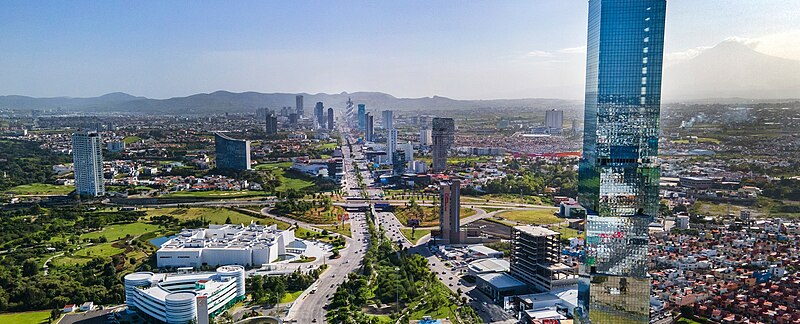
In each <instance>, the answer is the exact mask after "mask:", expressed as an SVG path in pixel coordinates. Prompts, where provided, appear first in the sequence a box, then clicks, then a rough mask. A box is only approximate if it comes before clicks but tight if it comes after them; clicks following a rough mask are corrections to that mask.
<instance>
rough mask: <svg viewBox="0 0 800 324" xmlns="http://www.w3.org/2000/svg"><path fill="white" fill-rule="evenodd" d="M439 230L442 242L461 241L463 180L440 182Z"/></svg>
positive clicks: (452, 242)
mask: <svg viewBox="0 0 800 324" xmlns="http://www.w3.org/2000/svg"><path fill="white" fill-rule="evenodd" d="M439 232H440V233H441V242H442V244H459V243H461V180H459V179H452V180H450V182H442V183H440V184H439Z"/></svg>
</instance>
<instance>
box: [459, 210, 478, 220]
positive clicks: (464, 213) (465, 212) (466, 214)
mask: <svg viewBox="0 0 800 324" xmlns="http://www.w3.org/2000/svg"><path fill="white" fill-rule="evenodd" d="M477 213H478V211H477V210H474V209H472V208H465V207H461V213H460V215H458V217H459V218H467V217H470V216H472V215H475V214H477Z"/></svg>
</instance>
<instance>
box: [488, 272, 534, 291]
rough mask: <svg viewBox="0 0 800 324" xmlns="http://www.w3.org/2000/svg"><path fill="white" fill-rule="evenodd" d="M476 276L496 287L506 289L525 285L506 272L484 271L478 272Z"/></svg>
mask: <svg viewBox="0 0 800 324" xmlns="http://www.w3.org/2000/svg"><path fill="white" fill-rule="evenodd" d="M478 278H481V280H483V281H486V282H488V283H489V284H490V285H492V286H494V287H495V288H497V289H508V288H515V287H527V286H526V285H525V283H524V282H522V281H519V280H517V278H514V277H512V276H511V275H509V274H506V273H484V274H479V275H478Z"/></svg>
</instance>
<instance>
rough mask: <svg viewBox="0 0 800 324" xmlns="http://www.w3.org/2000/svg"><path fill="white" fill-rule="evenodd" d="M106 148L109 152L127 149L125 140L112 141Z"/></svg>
mask: <svg viewBox="0 0 800 324" xmlns="http://www.w3.org/2000/svg"><path fill="white" fill-rule="evenodd" d="M106 150H108V151H109V152H115V153H116V152H122V151H124V150H125V141H111V142H108V143H107V144H106Z"/></svg>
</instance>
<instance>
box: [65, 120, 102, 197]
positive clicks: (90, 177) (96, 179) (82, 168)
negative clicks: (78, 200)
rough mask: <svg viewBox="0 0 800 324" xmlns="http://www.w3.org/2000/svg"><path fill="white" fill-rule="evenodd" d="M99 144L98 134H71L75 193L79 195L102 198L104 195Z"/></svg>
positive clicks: (86, 132)
mask: <svg viewBox="0 0 800 324" xmlns="http://www.w3.org/2000/svg"><path fill="white" fill-rule="evenodd" d="M100 142H101V141H100V134H98V133H97V132H95V131H79V132H76V133H74V134H72V161H73V162H74V169H75V192H76V193H78V194H79V195H89V196H102V195H104V194H105V193H106V186H105V183H104V182H103V149H102V147H101V146H100Z"/></svg>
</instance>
